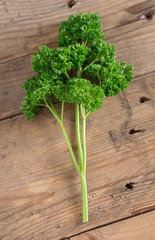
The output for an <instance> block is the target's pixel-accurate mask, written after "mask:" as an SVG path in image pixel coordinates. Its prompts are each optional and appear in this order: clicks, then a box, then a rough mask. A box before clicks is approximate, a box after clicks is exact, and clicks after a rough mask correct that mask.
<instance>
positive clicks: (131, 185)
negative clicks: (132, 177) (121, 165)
mask: <svg viewBox="0 0 155 240" xmlns="http://www.w3.org/2000/svg"><path fill="white" fill-rule="evenodd" d="M134 184H135V183H134V182H130V183H127V184H126V185H125V187H126V188H127V189H130V190H132V189H133V185H134Z"/></svg>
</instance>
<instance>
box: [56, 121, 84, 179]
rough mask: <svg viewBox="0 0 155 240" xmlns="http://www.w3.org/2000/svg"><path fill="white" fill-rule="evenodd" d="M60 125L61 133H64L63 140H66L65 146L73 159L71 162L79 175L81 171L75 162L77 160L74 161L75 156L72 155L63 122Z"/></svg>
mask: <svg viewBox="0 0 155 240" xmlns="http://www.w3.org/2000/svg"><path fill="white" fill-rule="evenodd" d="M60 126H61V129H62V132H63V134H64V137H65V140H66V142H67V146H68V149H69V151H70V154H71V157H72V159H73V163H74V165H75V167H76V170H77V172H78V173H79V175H81V171H80V168H79V165H78V163H77V161H76V158H75V155H74V152H73V149H72V146H71V144H70V141H69V138H68V136H67V133H66V130H65V127H64V125H63V123H60Z"/></svg>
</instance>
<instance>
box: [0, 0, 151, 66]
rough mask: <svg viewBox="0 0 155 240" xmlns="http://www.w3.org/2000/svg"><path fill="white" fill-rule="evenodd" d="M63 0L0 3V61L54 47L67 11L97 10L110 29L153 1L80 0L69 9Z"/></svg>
mask: <svg viewBox="0 0 155 240" xmlns="http://www.w3.org/2000/svg"><path fill="white" fill-rule="evenodd" d="M67 3H68V1H67V0H58V1H51V0H46V1H41V0H35V1H34V0H27V1H24V0H23V1H18V0H14V1H11V2H10V1H9V0H4V1H1V3H0V23H1V28H0V29H1V30H0V52H1V55H0V62H1V63H2V62H6V61H8V60H11V59H14V58H17V57H21V56H23V55H27V54H29V53H32V52H33V51H34V50H35V49H36V48H38V46H39V45H43V44H44V45H45V44H46V45H50V46H52V47H53V46H55V44H56V37H57V32H58V26H59V23H60V21H61V20H64V19H67V18H68V17H69V16H70V15H71V14H74V13H79V12H83V13H86V12H88V11H90V12H97V13H99V14H100V15H101V18H102V23H103V29H104V30H106V29H110V28H114V27H116V26H119V25H123V24H127V23H130V22H132V21H135V20H139V19H141V18H145V15H144V13H145V12H148V11H149V12H152V11H153V7H154V5H155V4H154V0H151V1H142V0H137V1H136V4H135V1H134V0H130V1H123V0H118V1H117V2H116V1H115V0H111V1H110V4H109V1H108V0H104V1H103V0H97V1H94V0H89V1H88V0H82V1H78V2H77V4H75V5H74V7H73V8H69V7H68V4H67Z"/></svg>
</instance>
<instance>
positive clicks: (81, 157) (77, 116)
mask: <svg viewBox="0 0 155 240" xmlns="http://www.w3.org/2000/svg"><path fill="white" fill-rule="evenodd" d="M75 121H76V139H77V146H78V152H79V159H80V169H81V171H82V163H83V153H82V147H81V138H80V122H79V104H78V103H76V104H75Z"/></svg>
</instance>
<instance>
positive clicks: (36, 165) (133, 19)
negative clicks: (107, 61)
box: [0, 0, 155, 240]
mask: <svg viewBox="0 0 155 240" xmlns="http://www.w3.org/2000/svg"><path fill="white" fill-rule="evenodd" d="M88 11H90V12H94V13H98V14H100V15H101V20H102V28H103V31H104V33H105V35H106V41H107V42H110V43H112V44H114V45H115V47H116V53H117V59H118V60H120V61H126V62H127V63H128V64H131V63H133V64H134V67H135V73H134V75H135V77H134V81H133V82H132V83H131V84H130V85H129V87H128V89H127V90H126V91H124V92H122V94H121V95H117V96H115V97H114V98H107V99H105V100H104V103H103V107H102V109H101V110H99V111H98V112H97V113H95V114H91V115H90V116H89V117H88V121H87V151H88V153H87V159H88V160H87V184H88V200H89V222H88V223H85V224H82V215H81V213H82V209H81V189H80V179H79V177H78V175H77V173H76V170H75V168H74V166H73V163H72V160H71V158H70V154H69V152H68V149H67V145H66V143H65V140H64V138H63V136H62V132H61V129H60V128H59V126H58V124H57V123H56V121H55V119H54V118H53V117H52V115H51V114H50V113H49V112H48V110H46V109H42V110H41V111H40V112H39V113H38V114H37V117H36V118H35V119H34V120H33V121H31V122H28V121H27V120H26V119H25V117H24V116H23V114H22V113H21V111H20V105H21V101H22V99H23V96H24V91H23V89H22V87H21V86H22V84H23V82H24V81H25V80H26V79H27V78H28V77H30V76H33V75H34V73H33V72H32V70H31V66H30V61H31V59H32V54H33V51H34V50H37V49H38V46H40V45H48V46H50V47H54V48H55V47H56V38H57V34H58V26H59V23H60V21H61V20H66V19H67V18H68V17H69V16H70V15H71V14H73V13H80V12H82V13H86V12H88ZM154 13H155V0H150V1H142V0H137V1H134V0H130V1H128V0H127V1H124V0H118V1H116V0H97V1H94V0H87V1H86V0H79V1H71V2H69V3H68V2H67V1H64V0H57V1H52V0H27V1H26V0H14V1H10V0H3V1H0V119H1V121H0V142H1V143H0V157H1V160H0V212H1V214H0V229H1V230H0V240H53V239H54V240H57V239H71V240H87V239H95V240H96V239H97V240H124V239H127V240H128V239H129V240H154V239H155V211H153V210H154V209H155V141H154V140H155V134H154V132H155V111H154V106H155V104H154V103H155V101H154V100H155V94H154V93H155V91H154V88H155V84H154V83H155V18H154ZM55 106H56V108H57V107H59V104H58V103H55ZM64 121H65V125H66V128H67V132H68V134H69V137H70V138H71V142H72V144H73V147H74V149H75V152H76V145H74V140H75V132H74V131H73V132H72V129H73V128H74V114H73V111H72V108H70V106H68V105H66V106H65V120H64Z"/></svg>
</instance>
